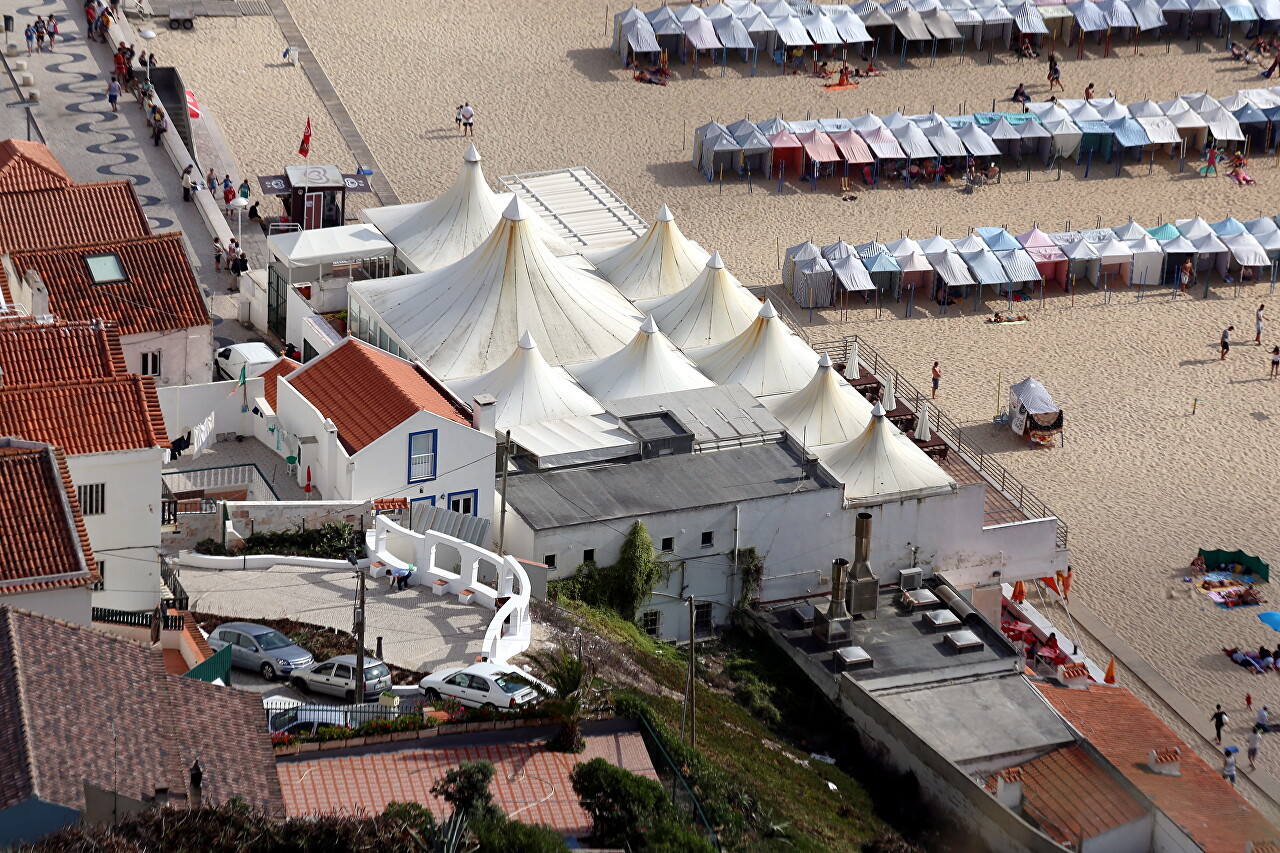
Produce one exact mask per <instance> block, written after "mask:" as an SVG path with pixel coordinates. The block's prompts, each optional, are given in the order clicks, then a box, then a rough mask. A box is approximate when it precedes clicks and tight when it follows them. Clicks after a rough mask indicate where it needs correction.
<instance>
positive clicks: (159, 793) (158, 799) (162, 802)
mask: <svg viewBox="0 0 1280 853" xmlns="http://www.w3.org/2000/svg"><path fill="white" fill-rule="evenodd" d="M152 802H154V803H155V804H156V805H157V806H167V805H169V789H168V788H156V795H155V797H154V798H153V800H152Z"/></svg>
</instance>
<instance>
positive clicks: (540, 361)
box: [449, 332, 604, 429]
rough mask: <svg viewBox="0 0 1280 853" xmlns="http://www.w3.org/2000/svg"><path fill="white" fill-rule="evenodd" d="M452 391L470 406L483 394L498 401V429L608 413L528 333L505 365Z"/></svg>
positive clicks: (455, 384) (457, 384)
mask: <svg viewBox="0 0 1280 853" xmlns="http://www.w3.org/2000/svg"><path fill="white" fill-rule="evenodd" d="M449 387H450V388H451V389H452V390H453V392H454V393H455V394H457V395H458V396H459V397H461V398H462V400H463V401H464V402H467V403H470V402H471V400H473V399H474V398H475V397H477V396H479V395H480V394H492V395H493V396H494V397H496V398H497V399H498V404H497V406H496V407H495V425H496V426H497V428H498V429H511V428H512V427H515V426H518V425H520V424H536V423H541V422H542V421H558V420H562V419H564V418H573V417H579V416H587V415H599V414H603V413H604V406H602V405H600V403H599V401H597V400H596V399H595V398H593V397H592V396H591V395H590V394H588V393H587V392H586V391H584V390H583V389H582V388H581V387H579V386H578V384H577V383H576V382H574V381H573V379H572V378H570V376H569V374H568V373H566V372H565V370H564V368H562V367H553V366H552V365H551V364H549V363H548V362H547V360H546V359H545V358H543V357H542V353H540V352H538V344H537V343H536V342H535V341H534V339H533V335H531V334H529V333H528V332H525V333H524V334H523V335H522V336H521V337H520V343H519V345H518V346H517V347H516V349H515V352H513V353H512V354H511V357H510V358H508V359H507V360H506V361H504V362H503V363H502V364H500V365H498V366H497V367H495V368H494V369H493V370H491V371H489V372H488V373H484V374H481V375H480V376H476V377H473V378H471V379H460V380H457V381H454V382H450V383H449Z"/></svg>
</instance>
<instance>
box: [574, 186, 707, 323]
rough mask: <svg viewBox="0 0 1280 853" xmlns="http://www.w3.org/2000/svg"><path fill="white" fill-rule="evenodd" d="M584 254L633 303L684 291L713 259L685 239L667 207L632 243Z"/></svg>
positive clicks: (692, 242) (691, 241) (696, 245)
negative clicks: (710, 259)
mask: <svg viewBox="0 0 1280 853" xmlns="http://www.w3.org/2000/svg"><path fill="white" fill-rule="evenodd" d="M585 254H586V256H587V258H588V259H589V260H591V261H592V262H593V263H594V264H595V265H596V268H597V269H598V270H599V271H600V273H601V275H603V276H604V277H605V278H607V279H608V280H609V281H610V282H611V283H612V284H613V285H614V287H616V288H618V290H619V291H620V292H621V293H622V295H623V296H625V297H627V298H628V299H630V300H632V301H635V300H637V299H651V298H653V297H657V296H667V295H669V294H672V293H675V292H676V291H677V290H681V289H682V288H684V287H686V286H687V285H688V284H689V283H690V282H691V281H693V280H694V279H695V278H697V277H698V274H699V273H701V272H702V269H703V267H704V266H706V263H707V259H708V258H710V257H711V255H710V254H708V252H707V251H706V250H705V249H703V248H702V247H701V246H699V245H698V244H697V243H695V242H694V241H693V240H690V239H689V238H688V237H686V236H684V233H683V232H682V231H681V230H680V226H678V225H677V224H676V221H675V216H674V215H672V213H671V208H669V207H667V206H666V205H665V204H664V205H663V206H662V209H661V210H659V211H658V217H657V219H656V220H655V221H654V223H653V226H652V227H650V228H649V230H648V231H646V232H645V233H644V234H642V235H641V236H639V237H637V238H636V239H634V240H632V241H631V242H630V243H625V244H623V245H622V246H620V247H618V248H616V249H604V250H600V251H597V252H588V253H585Z"/></svg>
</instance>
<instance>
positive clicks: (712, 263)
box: [707, 252, 724, 270]
mask: <svg viewBox="0 0 1280 853" xmlns="http://www.w3.org/2000/svg"><path fill="white" fill-rule="evenodd" d="M707 266H708V267H710V268H711V269H713V270H722V269H724V258H722V257H720V253H719V252H712V253H711V257H710V258H707Z"/></svg>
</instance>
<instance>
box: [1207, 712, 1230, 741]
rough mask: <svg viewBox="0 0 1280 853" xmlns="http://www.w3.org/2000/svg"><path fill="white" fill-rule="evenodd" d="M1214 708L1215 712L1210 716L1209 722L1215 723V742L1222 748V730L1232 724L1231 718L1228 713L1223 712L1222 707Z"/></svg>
mask: <svg viewBox="0 0 1280 853" xmlns="http://www.w3.org/2000/svg"><path fill="white" fill-rule="evenodd" d="M1214 707H1215V710H1214V712H1213V713H1212V714H1210V715H1209V721H1210V722H1211V723H1213V731H1214V735H1213V742H1214V743H1216V744H1217V745H1218V746H1222V730H1223V729H1224V728H1226V727H1227V723H1229V722H1231V718H1230V717H1228V716H1227V712H1226V711H1224V710H1222V706H1221V705H1216V706H1214Z"/></svg>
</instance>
